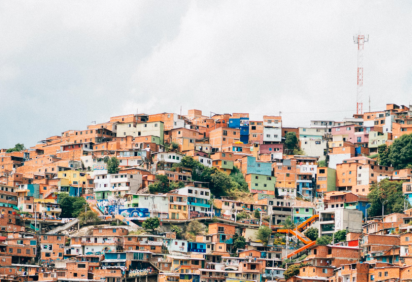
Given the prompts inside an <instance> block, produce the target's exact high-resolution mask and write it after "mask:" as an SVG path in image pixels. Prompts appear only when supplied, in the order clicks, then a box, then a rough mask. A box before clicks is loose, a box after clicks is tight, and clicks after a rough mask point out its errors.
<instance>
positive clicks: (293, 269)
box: [283, 262, 307, 280]
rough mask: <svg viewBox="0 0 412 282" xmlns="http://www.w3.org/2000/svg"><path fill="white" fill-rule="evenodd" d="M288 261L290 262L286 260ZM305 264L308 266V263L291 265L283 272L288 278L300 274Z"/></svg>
mask: <svg viewBox="0 0 412 282" xmlns="http://www.w3.org/2000/svg"><path fill="white" fill-rule="evenodd" d="M286 263H289V262H286ZM304 266H307V264H304V263H301V264H292V265H290V266H289V267H288V268H287V269H286V270H285V272H284V273H283V275H284V276H285V279H286V280H288V279H289V278H291V277H293V276H296V275H298V274H299V269H300V268H301V267H304Z"/></svg>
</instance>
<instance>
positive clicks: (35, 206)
mask: <svg viewBox="0 0 412 282" xmlns="http://www.w3.org/2000/svg"><path fill="white" fill-rule="evenodd" d="M34 233H35V234H37V204H36V203H34Z"/></svg>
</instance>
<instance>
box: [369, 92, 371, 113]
mask: <svg viewBox="0 0 412 282" xmlns="http://www.w3.org/2000/svg"><path fill="white" fill-rule="evenodd" d="M369 112H371V95H369Z"/></svg>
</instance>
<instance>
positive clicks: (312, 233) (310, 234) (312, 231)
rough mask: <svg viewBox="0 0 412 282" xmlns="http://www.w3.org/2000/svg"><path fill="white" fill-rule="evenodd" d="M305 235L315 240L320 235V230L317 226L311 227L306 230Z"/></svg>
mask: <svg viewBox="0 0 412 282" xmlns="http://www.w3.org/2000/svg"><path fill="white" fill-rule="evenodd" d="M305 236H306V237H308V238H309V239H311V240H312V241H315V240H316V239H318V237H319V230H318V229H317V228H315V227H310V228H308V229H307V230H306V231H305Z"/></svg>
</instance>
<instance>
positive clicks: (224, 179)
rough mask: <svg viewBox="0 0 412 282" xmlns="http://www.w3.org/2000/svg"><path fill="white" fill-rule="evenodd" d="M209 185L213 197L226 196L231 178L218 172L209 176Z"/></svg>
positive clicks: (230, 184)
mask: <svg viewBox="0 0 412 282" xmlns="http://www.w3.org/2000/svg"><path fill="white" fill-rule="evenodd" d="M211 184H212V185H211V187H210V192H211V193H212V194H213V195H215V196H223V195H226V194H227V193H228V192H229V191H230V190H231V188H232V180H231V178H230V177H229V176H228V175H226V174H224V173H222V172H220V171H216V172H215V173H213V174H212V175H211Z"/></svg>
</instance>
